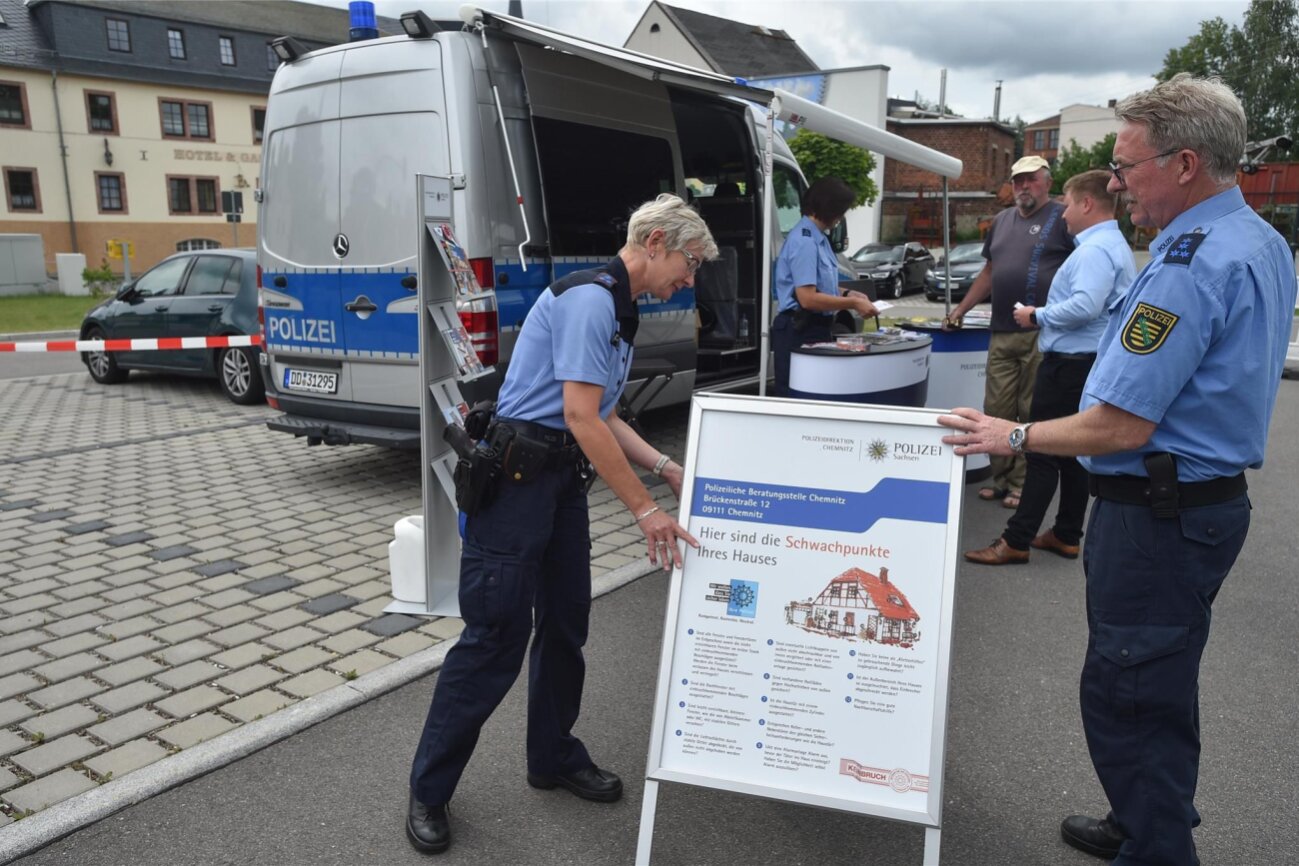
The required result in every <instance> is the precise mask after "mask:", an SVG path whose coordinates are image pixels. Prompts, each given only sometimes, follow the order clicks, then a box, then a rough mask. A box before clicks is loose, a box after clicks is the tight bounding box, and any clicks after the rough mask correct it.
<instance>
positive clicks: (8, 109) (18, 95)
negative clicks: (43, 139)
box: [0, 81, 32, 129]
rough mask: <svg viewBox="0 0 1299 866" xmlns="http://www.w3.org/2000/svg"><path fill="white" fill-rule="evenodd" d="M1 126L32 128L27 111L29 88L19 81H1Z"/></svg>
mask: <svg viewBox="0 0 1299 866" xmlns="http://www.w3.org/2000/svg"><path fill="white" fill-rule="evenodd" d="M0 126H7V127H11V128H12V127H21V128H22V129H31V128H32V119H31V115H30V114H28V112H27V88H26V87H25V86H24V85H23V84H22V83H21V82H18V81H0Z"/></svg>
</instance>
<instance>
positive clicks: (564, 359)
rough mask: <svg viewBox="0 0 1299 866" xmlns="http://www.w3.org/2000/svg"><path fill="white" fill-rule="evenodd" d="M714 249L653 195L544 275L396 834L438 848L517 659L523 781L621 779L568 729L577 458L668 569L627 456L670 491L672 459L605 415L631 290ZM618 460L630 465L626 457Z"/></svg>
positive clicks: (574, 676) (580, 553)
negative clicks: (593, 252) (573, 269)
mask: <svg viewBox="0 0 1299 866" xmlns="http://www.w3.org/2000/svg"><path fill="white" fill-rule="evenodd" d="M716 257H717V246H716V244H715V243H714V242H713V238H712V235H711V234H710V233H709V231H708V227H707V226H706V225H704V222H703V220H702V219H700V217H699V214H698V213H696V212H695V211H694V210H693V209H691V208H690V207H689V206H687V205H686V203H685V202H683V201H682V200H681V199H680V198H678V197H676V196H674V195H669V194H664V195H660V196H659V197H658V198H657V199H655V200H654V201H651V202H646V203H645V204H643V205H641V206H640V208H638V209H637V210H636V212H635V213H634V214H632V217H631V221H630V223H629V224H628V226H627V243H626V245H625V246H624V247H623V248H622V250H621V251H620V252H619V253H618V256H617V257H616V258H614V259H613V260H612V261H610V262H609V264H607V265H605V266H604V267H602V268H598V269H595V270H589V271H579V272H577V273H574V274H570V275H569V276H567V277H565V278H564V279H562V280H559V281H557V282H556V283H554V284H553V285H552V286H551V287H550V288H548V289H547V290H546V291H545V292H543V293H542V294H541V297H540V298H539V299H538V300H537V303H536V304H535V305H534V306H533V308H532V310H531V311H530V312H529V313H528V317H527V319H526V320H525V321H524V323H523V328H522V330H521V331H520V332H519V338H518V342H517V343H516V344H515V347H514V357H513V361H512V363H511V364H510V368H509V372H508V373H507V374H506V377H505V382H504V384H503V385H502V386H501V392H500V396H499V399H498V403H497V418H496V421H495V424H494V426H493V427H492V428H491V429H490V431H489V433H488V436H487V441H488V442H489V443H490V444H491V445H492V446H493V447H494V448H495V449H496V450H497V451H499V452H500V453H502V454H503V455H504V460H503V466H502V467H501V470H502V476H503V477H502V478H501V479H500V480H499V481H498V482H497V484H498V485H499V487H498V488H497V489H496V490H495V496H494V497H493V498H491V500H490V501H489V502H488V503H487V504H486V505H484V506H483V507H482V508H481V509H480V510H478V511H477V512H476V513H474V514H473V515H472V516H470V517H469V518H468V520H467V522H466V525H465V539H464V550H463V553H462V555H461V562H460V611H461V615H462V617H463V618H464V623H465V628H464V631H463V632H462V634H461V636H460V640H459V642H458V643H457V644H456V645H455V646H454V647H453V648H452V649H451V651H450V652H449V653H447V657H446V662H445V663H444V664H443V666H442V673H441V675H440V676H439V678H438V682H437V688H436V690H435V691H434V693H433V702H432V705H431V706H430V707H429V712H428V719H427V721H426V722H425V724H424V732H423V734H422V736H421V737H420V742H419V748H418V750H417V752H416V754H415V760H414V763H413V765H412V767H411V779H410V787H411V793H410V806H409V810H408V816H407V821H406V835H407V837H408V838H409V839H410V841H411V844H412V845H414V846H415V848H417V849H418V850H420V851H423V852H425V853H437V852H440V851H444V850H446V848H447V847H448V846H449V845H450V844H451V830H450V825H449V823H448V819H447V808H446V804H447V802H448V801H449V800H450V799H451V795H452V792H454V791H455V787H456V783H457V782H458V781H459V779H460V774H461V773H462V772H463V771H464V768H465V765H466V764H467V763H468V761H469V756H470V754H471V753H472V752H473V748H474V744H475V743H476V742H477V740H478V732H479V729H480V728H481V727H482V725H483V723H484V722H486V721H487V718H488V716H490V715H491V713H492V711H493V710H495V709H496V706H497V704H499V703H500V702H501V700H502V699H503V698H504V697H505V694H506V692H507V691H509V689H510V686H511V684H513V682H514V679H515V677H516V676H517V675H518V672H519V669H520V667H521V666H522V664H523V653H524V650H525V648H526V647H527V645H528V638H529V635H530V634H531V633H532V632H533V631H534V630H535V632H536V635H535V637H534V638H533V641H532V651H531V654H530V660H529V665H528V737H527V740H528V742H527V759H528V774H527V779H528V784H530V785H532V786H533V787H534V788H555V787H561V788H565V789H567V790H569V791H571V792H572V793H574V794H576V795H577V796H579V797H583V798H585V799H588V800H596V801H600V802H612V801H614V800H617V799H618V798H619V797H621V796H622V781H621V780H620V779H619V778H618V777H617V776H616V775H614V774H613V773H610V772H608V771H607V770H602V769H600V768H598V767H597V766H595V763H594V762H593V761H592V760H591V757H590V755H588V754H587V751H586V747H585V746H583V745H582V741H581V740H579V739H578V738H577V737H575V736H574V735H573V734H572V732H571V729H572V727H573V723H574V722H576V721H577V716H578V711H579V707H580V704H581V700H582V683H583V679H584V676H585V670H586V667H585V662H584V661H583V658H582V646H583V645H584V644H585V643H586V636H587V625H588V620H589V618H590V610H591V563H590V531H589V524H588V517H587V501H586V484H585V482H584V481H583V479H582V477H581V476H580V475H579V472H578V459H577V458H578V457H580V454H579V452H578V450H577V449H578V448H579V447H580V449H581V452H580V453H581V454H585V455H586V458H587V459H589V461H590V463H591V465H592V466H593V467H594V468H595V471H596V472H598V473H599V474H600V476H601V477H602V478H604V480H605V483H606V484H608V485H609V488H610V489H611V490H613V492H614V493H615V494H616V495H617V496H618V498H619V499H621V500H622V501H623V503H624V504H625V505H626V506H627V508H628V510H629V511H630V512H631V513H632V515H634V516H635V518H636V524H637V526H639V527H640V529H641V531H642V532H643V533H644V534H645V538H646V540H647V542H648V545H649V558H650V561H651V562H652V563H655V564H656V565H657V564H660V563H661V564H662V565H663V567H664V568H671V567H672V565H673V564H676V565H678V566H679V565H680V564H681V552H680V549H679V547H678V545H677V539H683V540H685V541H686V543H688V544H691V545H695V546H697V542H696V541H695V539H694V538H693V537H692V536H691V535H690V534H689V533H688V532H686V530H685V529H684V528H683V527H682V526H681V525H679V524H678V523H677V522H676V521H675V520H673V519H672V518H671V517H670V516H669V515H668V514H667V512H665V511H663V510H661V509H660V508H659V506H657V505H655V504H654V500H653V498H652V497H651V496H650V494H649V492H648V491H647V490H646V489H645V486H644V485H643V484H642V483H641V482H640V479H639V477H638V476H637V474H636V472H635V471H634V470H633V469H632V467H631V465H630V463H636V464H638V465H639V466H642V467H644V468H645V469H648V470H651V471H652V472H654V474H656V475H661V476H662V477H663V478H664V479H665V480H666V481H667V482H668V485H669V486H670V487H671V489H672V492H673V493H674V494H676V495H677V496H680V494H681V481H682V475H683V470H682V468H681V467H680V466H679V465H677V464H676V463H674V462H673V461H671V460H669V459H668V457H667V455H665V454H659V453H658V452H657V451H656V450H655V449H654V448H652V447H651V446H650V445H649V444H647V443H646V442H645V441H644V440H643V439H641V437H640V436H638V435H637V434H636V433H635V432H634V431H633V430H632V429H631V428H630V427H629V426H628V425H627V424H626V423H624V422H623V421H622V420H621V419H620V418H619V417H618V416H617V414H616V413H615V412H614V408H615V406H616V404H617V401H618V397H619V396H620V395H621V393H622V390H623V388H624V386H625V385H626V382H627V371H628V368H629V367H630V366H631V357H632V341H633V340H634V339H635V335H636V325H637V313H636V304H635V300H636V298H637V297H639V296H641V295H652V296H653V297H656V298H658V299H660V300H667V299H668V298H670V297H671V296H672V295H673V293H675V292H676V291H677V290H678V289H680V288H681V287H682V286H689V285H692V284H693V281H694V274H695V271H696V270H697V269H698V267H699V265H700V263H701V262H703V261H705V260H707V259H713V258H716ZM629 461H630V463H629Z"/></svg>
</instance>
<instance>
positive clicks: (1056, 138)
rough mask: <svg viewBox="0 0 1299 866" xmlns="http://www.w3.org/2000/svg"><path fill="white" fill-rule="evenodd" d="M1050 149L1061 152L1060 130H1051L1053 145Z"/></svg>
mask: <svg viewBox="0 0 1299 866" xmlns="http://www.w3.org/2000/svg"><path fill="white" fill-rule="evenodd" d="M1048 147H1049V149H1050V150H1059V148H1060V130H1059V129H1053V130H1051V144H1050V145H1049V146H1048Z"/></svg>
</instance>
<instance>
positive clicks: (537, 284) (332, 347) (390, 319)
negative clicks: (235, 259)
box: [262, 259, 695, 359]
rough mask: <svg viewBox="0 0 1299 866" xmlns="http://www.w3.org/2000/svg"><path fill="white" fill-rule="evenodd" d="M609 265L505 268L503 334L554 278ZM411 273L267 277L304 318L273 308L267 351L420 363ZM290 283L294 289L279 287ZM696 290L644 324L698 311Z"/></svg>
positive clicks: (499, 270)
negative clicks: (350, 308)
mask: <svg viewBox="0 0 1299 866" xmlns="http://www.w3.org/2000/svg"><path fill="white" fill-rule="evenodd" d="M604 263H605V260H604V259H601V260H592V261H588V262H556V263H554V264H553V265H550V266H547V265H544V264H536V263H534V264H531V265H530V266H529V267H528V270H527V271H524V270H523V266H522V265H521V264H519V263H517V262H514V263H500V264H497V265H496V266H495V268H494V270H495V273H496V275H497V286H496V308H497V314H498V321H499V324H500V328H501V330H503V331H510V330H517V329H518V328H520V327H521V326H522V325H523V320H524V319H525V318H526V317H527V315H528V311H529V310H530V309H532V305H533V304H535V303H536V301H537V298H538V297H540V295H541V293H542V292H543V291H545V289H546V287H547V286H548V285H550V283H551V281H552V274H553V275H554V278H558V277H562V276H564V275H565V274H569V273H572V272H573V271H577V270H583V269H586V268H592V267H599V266H600V265H602V264H604ZM410 273H411V272H410V271H409V270H402V271H397V270H388V271H383V272H379V271H377V270H376V271H373V272H364V271H354V270H348V271H340V270H338V269H331V270H325V269H319V270H311V271H294V272H273V271H264V272H263V274H262V284H263V285H264V286H266V287H267V288H268V289H269V290H270V291H274V292H279V293H281V294H285V295H289V296H290V297H293V298H295V299H297V300H298V301H299V302H301V304H302V310H301V311H296V310H279V309H276V308H274V307H267V308H266V309H265V314H266V343H267V348H268V349H278V350H290V351H295V352H304V353H308V354H325V355H344V356H346V357H359V358H366V357H373V358H398V359H414V358H418V357H419V318H418V316H417V314H418V312H419V309H418V303H417V302H416V298H417V295H416V293H414V292H412V291H410V290H409V289H406V288H405V287H403V286H402V285H401V280H402V278H403V277H405V276H407V275H409V274H410ZM279 276H282V277H284V278H285V281H286V285H285V286H284V287H283V288H278V287H276V286H275V278H276V277H279ZM361 296H364V297H366V298H368V299H369V300H370V301H371V302H372V303H373V304H374V305H375V306H377V307H378V309H377V310H375V311H374V312H372V313H370V314H369V316H367V317H366V318H364V319H362V318H361V317H360V316H358V315H356V314H353V313H348V312H346V311H345V310H344V305H345V304H348V303H351V302H353V301H356V300H358V299H359V298H360V297H361ZM694 306H695V293H694V289H690V288H686V289H682V290H681V291H679V292H677V293H676V294H675V295H674V296H673V297H672V298H671V299H669V300H667V301H658V300H656V299H654V298H648V299H642V301H641V304H640V308H641V315H643V316H647V317H649V316H656V315H665V314H671V313H681V312H684V311H692V310H693V309H694Z"/></svg>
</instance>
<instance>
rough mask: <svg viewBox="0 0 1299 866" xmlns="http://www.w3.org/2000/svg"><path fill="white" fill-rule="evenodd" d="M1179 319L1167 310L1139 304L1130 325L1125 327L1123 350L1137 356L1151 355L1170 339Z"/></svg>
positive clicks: (1130, 319) (1129, 320)
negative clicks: (1170, 334) (1169, 336)
mask: <svg viewBox="0 0 1299 866" xmlns="http://www.w3.org/2000/svg"><path fill="white" fill-rule="evenodd" d="M1178 318H1179V317H1178V316H1176V315H1174V314H1173V313H1170V312H1168V311H1167V310H1161V309H1159V308H1158V307H1152V306H1150V304H1147V303H1138V304H1137V308H1136V309H1135V310H1133V311H1132V316H1131V317H1130V318H1129V319H1128V323H1127V324H1126V325H1124V326H1123V337H1122V339H1121V342H1122V343H1123V348H1125V349H1127V350H1128V351H1129V352H1132V353H1133V354H1135V355H1149V354H1150V353H1151V352H1153V351H1155V350H1156V349H1158V348H1159V347H1160V346H1162V345H1163V344H1164V341H1165V340H1167V339H1168V335H1169V333H1170V332H1172V330H1173V326H1174V325H1176V324H1177V320H1178Z"/></svg>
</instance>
